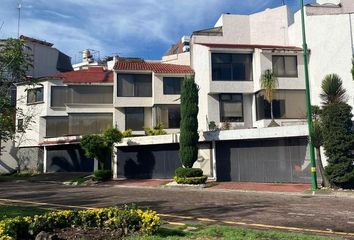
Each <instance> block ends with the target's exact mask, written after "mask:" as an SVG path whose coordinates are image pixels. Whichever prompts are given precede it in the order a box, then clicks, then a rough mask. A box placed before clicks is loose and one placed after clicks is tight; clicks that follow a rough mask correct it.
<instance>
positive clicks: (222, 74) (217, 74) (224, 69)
mask: <svg viewBox="0 0 354 240" xmlns="http://www.w3.org/2000/svg"><path fill="white" fill-rule="evenodd" d="M231 71H232V67H231V64H219V63H215V64H213V80H231Z"/></svg>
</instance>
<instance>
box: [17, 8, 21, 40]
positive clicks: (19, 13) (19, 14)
mask: <svg viewBox="0 0 354 240" xmlns="http://www.w3.org/2000/svg"><path fill="white" fill-rule="evenodd" d="M17 8H18V20H17V37H18V38H19V37H20V21H21V3H19V4H18V6H17Z"/></svg>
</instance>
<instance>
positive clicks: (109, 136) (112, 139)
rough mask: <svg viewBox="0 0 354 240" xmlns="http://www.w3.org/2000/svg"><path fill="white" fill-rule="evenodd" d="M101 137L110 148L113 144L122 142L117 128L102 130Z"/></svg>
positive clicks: (121, 135) (121, 136)
mask: <svg viewBox="0 0 354 240" xmlns="http://www.w3.org/2000/svg"><path fill="white" fill-rule="evenodd" d="M103 137H104V141H105V144H106V145H107V146H108V147H112V146H113V144H114V143H116V142H120V141H121V140H122V138H123V134H122V133H121V132H120V131H119V130H118V129H117V128H108V129H106V130H104V132H103Z"/></svg>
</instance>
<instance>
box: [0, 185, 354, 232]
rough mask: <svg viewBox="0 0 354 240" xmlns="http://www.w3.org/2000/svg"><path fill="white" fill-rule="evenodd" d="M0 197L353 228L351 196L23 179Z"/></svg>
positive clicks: (61, 205) (1, 187)
mask: <svg viewBox="0 0 354 240" xmlns="http://www.w3.org/2000/svg"><path fill="white" fill-rule="evenodd" d="M0 198H1V199H2V200H0V202H1V201H3V202H4V201H5V200H4V199H12V200H22V201H30V202H36V203H38V202H39V203H49V204H53V207H58V208H66V207H68V206H66V205H70V206H71V207H75V206H81V207H107V206H113V205H121V204H125V203H136V204H138V205H139V206H141V207H149V208H151V209H153V210H156V211H158V212H159V213H163V214H171V215H174V216H175V215H177V216H189V217H194V218H211V219H214V220H217V221H224V222H225V221H234V222H241V221H242V222H244V223H247V224H254V225H256V224H267V225H275V226H286V227H300V228H307V229H319V230H326V231H328V230H331V231H340V232H354V199H353V198H338V197H320V196H311V195H308V196H305V195H287V194H274V193H273V194H271V193H255V192H252V193H247V192H234V191H225V190H224V191H221V190H207V189H204V190H187V189H169V188H134V187H127V186H125V187H120V186H102V185H97V186H83V187H80V186H78V187H73V186H65V185H60V184H48V183H29V182H21V183H14V182H4V183H0ZM181 219H183V218H181ZM181 219H179V220H181ZM185 219H187V218H185Z"/></svg>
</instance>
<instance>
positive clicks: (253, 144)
mask: <svg viewBox="0 0 354 240" xmlns="http://www.w3.org/2000/svg"><path fill="white" fill-rule="evenodd" d="M306 149H307V139H306V138H282V139H262V140H250V141H248V140H243V141H219V142H217V144H216V167H217V178H218V180H219V181H238V182H273V183H274V182H301V183H308V182H310V171H309V168H310V161H309V160H308V159H306V158H307V157H306Z"/></svg>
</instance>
